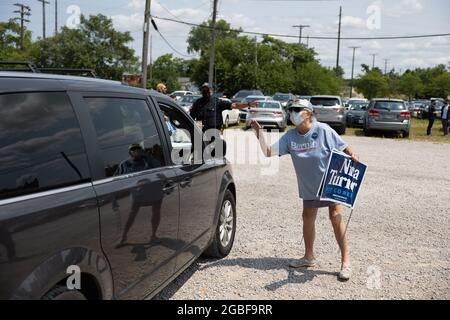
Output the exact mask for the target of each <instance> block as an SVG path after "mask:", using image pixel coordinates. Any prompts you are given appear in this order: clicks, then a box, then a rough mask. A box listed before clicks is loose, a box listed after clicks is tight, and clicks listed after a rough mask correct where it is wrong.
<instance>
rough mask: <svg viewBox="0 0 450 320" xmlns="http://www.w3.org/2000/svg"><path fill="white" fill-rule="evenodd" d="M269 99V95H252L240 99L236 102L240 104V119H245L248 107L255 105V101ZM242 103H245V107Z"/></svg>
mask: <svg viewBox="0 0 450 320" xmlns="http://www.w3.org/2000/svg"><path fill="white" fill-rule="evenodd" d="M269 99H270V98H269V97H266V96H263V95H260V96H253V95H252V96H248V97H245V98H244V99H242V101H241V102H239V103H238V104H239V105H240V106H241V108H240V109H239V115H240V118H241V120H244V121H245V119H246V118H247V113H248V111H249V110H250V108H252V107H254V106H255V102H256V101H267V100H269ZM244 105H247V107H243V106H244Z"/></svg>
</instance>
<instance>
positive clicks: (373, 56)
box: [370, 53, 377, 70]
mask: <svg viewBox="0 0 450 320" xmlns="http://www.w3.org/2000/svg"><path fill="white" fill-rule="evenodd" d="M370 55H371V56H372V70H373V68H375V57H376V56H377V54H376V53H371V54H370Z"/></svg>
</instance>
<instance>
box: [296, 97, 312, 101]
mask: <svg viewBox="0 0 450 320" xmlns="http://www.w3.org/2000/svg"><path fill="white" fill-rule="evenodd" d="M296 97H297V99H304V100H308V101H309V99H311V96H296Z"/></svg>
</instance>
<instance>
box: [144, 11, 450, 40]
mask: <svg viewBox="0 0 450 320" xmlns="http://www.w3.org/2000/svg"><path fill="white" fill-rule="evenodd" d="M152 18H154V19H158V20H164V21H171V22H174V23H179V24H184V25H188V26H191V27H200V28H207V29H211V27H210V26H208V25H204V24H198V23H192V22H187V21H183V20H176V19H171V18H165V17H158V16H152ZM215 29H216V31H225V32H227V31H233V32H237V33H243V34H251V35H259V36H265V35H267V36H272V37H282V38H298V36H294V35H291V34H278V33H267V32H254V31H245V30H239V29H232V28H230V29H223V28H215ZM448 36H450V33H435V34H424V35H411V36H380V37H340V39H341V40H395V39H417V38H434V37H448ZM309 38H310V39H317V40H337V39H338V38H337V37H325V36H309Z"/></svg>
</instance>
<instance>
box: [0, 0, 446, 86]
mask: <svg viewBox="0 0 450 320" xmlns="http://www.w3.org/2000/svg"><path fill="white" fill-rule="evenodd" d="M48 1H49V2H50V4H49V5H48V6H47V9H46V29H47V30H46V33H47V36H50V35H52V34H53V33H54V28H55V0H48ZM151 2H152V5H151V14H152V15H153V16H156V17H166V18H171V19H177V20H183V21H186V22H191V23H196V24H199V23H201V22H203V21H206V20H207V19H209V18H211V15H212V2H213V1H212V0H152V1H151ZM14 3H23V4H25V5H28V6H30V7H31V13H32V15H31V17H30V20H31V22H30V23H28V24H27V27H28V28H29V29H30V30H31V31H32V32H33V38H35V39H36V38H37V37H41V36H42V21H43V17H42V3H41V2H38V0H0V21H6V20H8V19H10V18H12V17H14V16H17V14H14V13H13V11H14V10H16V9H17V8H16V7H14V6H13V4H14ZM340 6H342V27H341V36H342V37H380V36H411V35H424V34H442V33H450V1H448V0H391V1H387V0H373V1H372V0H370V1H365V0H340V1H339V0H284V1H283V0H279V1H277V0H219V5H218V18H221V19H225V20H227V21H228V22H230V23H231V26H232V27H233V28H239V27H240V28H242V29H244V30H245V31H251V32H261V33H274V34H282V35H290V36H291V37H282V38H280V39H282V40H284V41H287V42H293V43H298V41H299V39H298V34H299V29H298V28H294V27H293V25H309V27H308V28H304V29H303V32H302V43H304V44H305V45H306V44H308V46H309V47H313V48H314V49H315V51H316V52H317V53H318V55H317V58H318V59H319V60H320V62H321V63H322V64H323V65H324V66H327V67H334V66H335V65H336V55H337V40H322V39H309V41H308V43H307V36H308V35H309V36H311V37H314V36H329V37H337V34H338V17H339V7H340ZM144 7H145V0H109V1H93V0H58V24H59V25H60V26H61V25H69V26H74V27H76V19H74V17H76V15H77V12H80V13H81V14H84V15H90V14H98V13H101V14H104V15H106V16H109V17H111V18H112V20H113V23H114V26H115V27H116V29H117V30H120V31H129V32H130V33H131V35H132V37H133V38H134V41H132V42H130V43H129V44H128V45H129V46H130V47H132V48H133V49H135V51H136V54H137V55H138V56H139V57H141V55H142V42H143V41H142V38H143V33H142V29H143V26H142V25H143V20H144V18H143V16H144ZM155 22H156V24H157V26H158V29H159V30H160V32H161V33H162V34H163V36H164V37H165V38H166V39H167V40H168V41H169V42H170V44H171V45H172V47H173V48H175V49H176V51H174V50H173V49H172V48H170V47H169V46H168V45H167V44H166V43H165V42H164V41H163V40H162V39H161V37H160V35H159V34H157V33H156V32H154V30H151V31H152V32H151V35H152V37H151V38H152V41H151V43H152V46H151V59H152V60H153V61H154V60H155V59H156V58H157V57H159V56H161V55H163V54H166V53H172V54H173V55H174V56H175V57H181V58H188V57H196V56H195V55H192V54H188V53H187V51H186V49H187V43H186V40H187V37H188V34H189V30H190V28H191V27H189V26H186V25H183V24H178V23H174V22H170V21H163V20H158V19H155ZM252 37H254V36H253V35H252ZM257 40H258V41H259V40H261V36H257ZM351 46H358V47H360V48H358V49H356V51H355V76H356V75H357V74H358V73H360V72H361V68H360V65H361V64H362V63H365V64H368V65H370V66H371V65H372V58H373V56H372V55H371V54H376V56H375V66H377V67H379V68H381V69H382V70H384V69H385V59H388V61H387V70H388V71H389V70H390V69H392V68H395V70H396V71H399V72H404V71H405V70H406V69H408V68H409V69H414V68H416V67H422V68H424V67H432V66H435V65H437V64H440V63H443V64H445V65H450V36H446V37H435V38H419V39H397V40H341V44H340V58H339V59H340V61H339V62H340V63H339V64H340V66H341V67H342V68H343V69H344V72H345V77H350V74H351V67H352V52H353V50H352V49H351V48H349V47H351Z"/></svg>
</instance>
